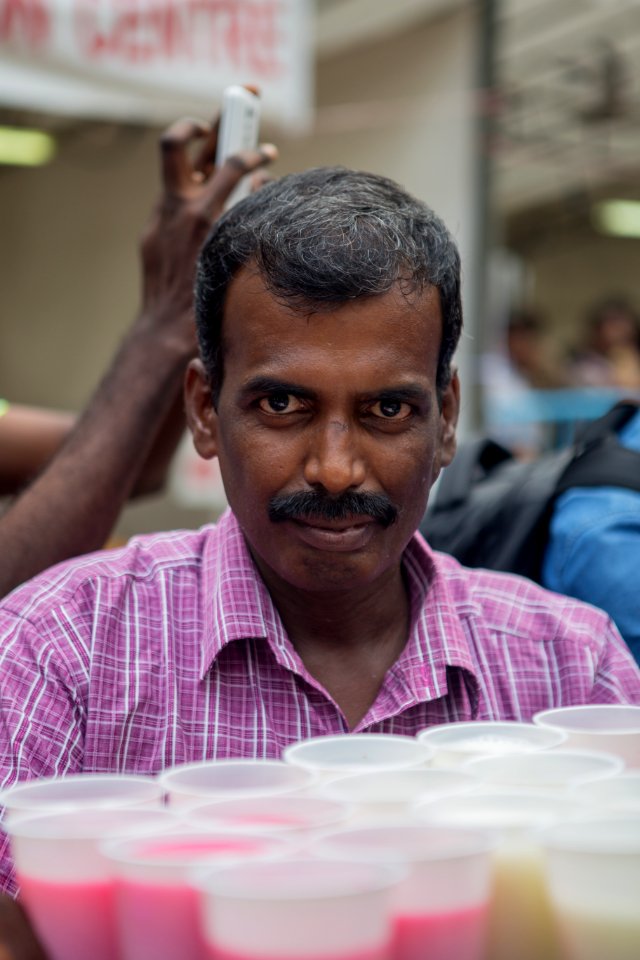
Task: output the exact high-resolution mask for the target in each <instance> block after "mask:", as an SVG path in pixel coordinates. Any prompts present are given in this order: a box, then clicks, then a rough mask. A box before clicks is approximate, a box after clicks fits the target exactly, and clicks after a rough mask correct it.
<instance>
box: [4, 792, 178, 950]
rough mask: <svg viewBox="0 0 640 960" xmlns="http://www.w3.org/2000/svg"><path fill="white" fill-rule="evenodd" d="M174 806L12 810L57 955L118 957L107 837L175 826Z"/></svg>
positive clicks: (23, 866)
mask: <svg viewBox="0 0 640 960" xmlns="http://www.w3.org/2000/svg"><path fill="white" fill-rule="evenodd" d="M176 819H177V818H176V816H175V815H174V814H171V813H170V812H169V811H168V810H163V809H160V808H158V809H155V810H151V809H145V808H142V807H136V808H122V807H120V808H118V809H111V810H108V809H101V810H100V809H90V808H77V809H74V810H64V811H62V812H60V811H58V812H45V813H41V814H33V813H32V814H30V815H25V814H23V815H17V814H14V816H12V817H11V819H10V821H9V823H8V824H7V832H8V834H9V839H10V843H11V852H12V854H13V859H14V863H15V869H16V876H17V880H18V884H19V887H20V894H19V899H20V901H21V902H22V903H23V904H24V906H25V908H26V909H27V911H28V913H29V916H30V918H31V920H32V922H33V925H34V927H35V929H36V932H37V934H38V936H39V938H40V940H41V941H42V943H43V945H44V947H45V949H46V952H47V954H48V956H49V957H50V958H51V960H75V958H77V960H81V958H85V957H86V958H89V957H90V958H91V960H117V957H118V951H117V945H116V933H115V922H114V915H113V883H112V879H111V871H110V869H109V866H108V864H107V863H106V861H105V859H104V857H103V856H102V854H101V853H100V844H101V843H102V842H103V840H104V839H105V838H106V837H114V836H126V835H128V834H129V833H130V832H131V831H146V830H149V829H151V828H155V829H156V830H169V829H171V827H173V826H175V823H176Z"/></svg>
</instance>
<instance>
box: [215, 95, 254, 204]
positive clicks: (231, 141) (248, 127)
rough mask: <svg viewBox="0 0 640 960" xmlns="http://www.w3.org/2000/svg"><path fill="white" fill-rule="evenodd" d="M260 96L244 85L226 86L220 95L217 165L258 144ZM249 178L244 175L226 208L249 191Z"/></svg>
mask: <svg viewBox="0 0 640 960" xmlns="http://www.w3.org/2000/svg"><path fill="white" fill-rule="evenodd" d="M259 127H260V98H259V97H258V96H257V94H255V93H253V92H252V91H251V90H247V88H246V87H241V86H231V87H227V88H226V89H225V91H224V93H223V95H222V113H221V115H220V129H219V131H218V146H217V150H216V166H218V167H219V166H221V165H222V164H223V163H224V161H225V160H226V159H227V157H230V156H232V155H233V154H234V153H241V152H242V151H243V150H255V149H256V147H257V146H258V130H259ZM250 189H251V188H250V183H249V177H248V176H246V177H243V178H242V180H241V181H240V182H239V184H238V185H237V187H235V188H234V189H233V191H232V192H231V194H230V196H229V199H228V200H227V203H226V207H227V209H228V208H229V207H230V206H232V205H233V204H234V203H237V202H238V200H241V199H242V198H243V197H246V196H247V194H248V193H249V192H250Z"/></svg>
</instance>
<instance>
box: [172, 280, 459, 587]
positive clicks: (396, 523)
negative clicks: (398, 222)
mask: <svg viewBox="0 0 640 960" xmlns="http://www.w3.org/2000/svg"><path fill="white" fill-rule="evenodd" d="M441 327H442V322H441V315H440V304H439V295H438V292H437V290H435V289H434V288H429V289H427V290H426V291H424V292H423V293H422V295H420V296H416V297H413V298H412V299H410V300H408V299H406V298H405V297H404V296H403V295H402V294H401V292H400V291H399V290H397V289H394V290H392V291H391V292H390V293H388V294H384V295H380V296H375V297H369V298H363V299H359V300H355V301H351V302H348V303H345V304H343V305H340V306H338V307H337V308H331V309H330V310H327V311H323V312H318V313H311V314H301V313H300V312H295V311H293V310H292V309H290V308H289V307H288V306H287V305H285V304H283V303H281V302H279V301H278V300H276V299H275V298H274V297H273V296H272V295H271V294H270V293H269V292H268V291H267V289H266V288H265V286H264V283H263V281H262V279H261V277H260V276H259V274H258V273H257V272H255V271H253V270H249V269H248V268H245V269H243V270H242V271H241V272H240V273H239V274H238V276H237V277H236V278H235V279H234V280H233V282H232V283H231V285H230V288H229V291H228V294H227V300H226V307H225V316H224V379H223V382H222V387H221V390H220V395H219V401H218V406H217V410H214V409H213V405H212V403H211V394H210V390H209V387H208V385H207V382H206V377H205V375H204V371H203V368H202V365H201V363H200V362H199V361H194V363H193V364H192V366H191V368H190V371H189V374H188V377H187V407H188V412H189V417H190V423H191V428H192V431H193V434H194V442H195V444H196V448H197V449H198V452H199V453H200V454H201V456H204V457H205V458H208V457H212V456H216V455H217V456H218V458H219V462H220V470H221V473H222V478H223V480H224V485H225V490H226V493H227V497H228V500H229V503H230V505H231V507H232V509H233V512H234V513H235V515H236V517H237V519H238V521H239V523H240V526H241V527H242V530H243V532H244V535H245V537H246V539H247V542H248V544H249V547H250V549H251V552H252V554H253V556H254V559H255V561H256V563H257V565H258V567H259V569H260V572H261V574H262V576H263V578H264V579H265V581H266V583H267V585H268V586H270V587H276V586H277V587H279V588H280V589H282V588H293V589H294V590H307V591H311V592H316V593H317V592H319V591H334V592H335V591H344V590H345V589H346V590H351V589H358V588H360V587H369V586H370V585H372V584H375V583H376V582H380V584H382V583H383V582H384V578H385V577H386V576H389V575H391V574H394V575H395V574H397V571H398V567H399V563H400V558H401V555H402V552H403V550H404V548H405V546H406V544H407V542H408V541H409V539H410V537H411V535H412V534H413V532H414V531H415V530H416V528H417V526H418V524H419V522H420V520H421V518H422V515H423V513H424V509H425V506H426V501H427V496H428V492H429V488H430V487H431V484H432V483H433V481H434V480H435V478H436V477H437V475H438V473H439V470H440V468H441V466H445V465H446V464H447V463H448V462H449V461H450V459H451V457H452V456H453V453H454V450H455V423H456V419H457V413H458V383H457V378H456V377H455V376H454V378H453V380H452V383H451V385H450V386H449V387H448V388H447V390H446V391H445V395H444V397H443V402H442V406H441V408H439V406H438V402H437V395H436V370H437V358H438V352H439V348H440V339H441ZM353 493H355V494H373V495H375V497H374V502H375V503H376V504H377V505H378V506H380V505H381V513H380V515H379V516H377V518H376V519H374V517H373V516H372V515H371V513H370V512H367V511H368V510H369V507H368V506H363V504H361V503H360V498H358V497H357V496H356V498H355V500H354V501H353V502H351V503H349V502H348V503H347V505H346V507H345V506H343V507H342V508H340V506H339V505H340V502H341V501H340V498H343V497H344V496H345V495H348V494H353ZM291 494H296V495H300V494H303V495H308V494H312V495H313V494H316V495H317V500H318V502H320V504H321V505H322V506H321V507H317V504H316V506H314V505H313V504H312V505H311V507H309V506H307V510H308V511H309V510H310V511H311V512H310V513H306V514H304V512H303V511H302V508H301V507H300V503H299V500H300V498H299V497H297V496H296V497H294V499H293V501H291V502H285V505H284V506H283V505H282V501H281V498H282V497H288V496H289V495H291ZM302 499H303V501H304V500H306V497H305V496H303V498H302ZM314 503H316V501H314ZM327 503H328V504H329V507H328V512H327V509H325V508H326V504H327ZM336 503H337V504H338V509H337V510H333V511H332V510H331V507H333V506H335V505H336ZM364 503H365V504H366V498H365V501H364ZM354 504H355V505H354ZM363 511H364V512H363ZM332 513H333V514H336V515H337V516H334V517H333V519H329V515H330V514H332ZM392 517H395V519H393V522H390V520H391V518H392Z"/></svg>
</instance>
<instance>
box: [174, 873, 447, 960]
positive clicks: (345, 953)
mask: <svg viewBox="0 0 640 960" xmlns="http://www.w3.org/2000/svg"><path fill="white" fill-rule="evenodd" d="M401 876H402V871H399V870H398V869H397V868H396V869H389V868H384V867H381V866H380V865H375V864H361V863H354V862H350V861H345V862H335V863H326V862H322V861H313V860H290V859H289V860H282V861H275V862H272V863H247V864H242V865H239V866H236V867H233V868H229V869H225V870H220V871H216V872H215V873H211V874H209V875H208V876H203V877H201V878H200V879H199V881H198V886H199V887H200V889H201V909H202V912H203V917H204V925H205V936H206V939H207V942H208V951H209V952H208V957H209V958H210V960H389V942H390V938H391V895H392V893H393V890H394V889H395V888H396V887H397V885H398V882H399V880H400V877H401ZM180 956H182V955H180ZM452 956H453V955H452Z"/></svg>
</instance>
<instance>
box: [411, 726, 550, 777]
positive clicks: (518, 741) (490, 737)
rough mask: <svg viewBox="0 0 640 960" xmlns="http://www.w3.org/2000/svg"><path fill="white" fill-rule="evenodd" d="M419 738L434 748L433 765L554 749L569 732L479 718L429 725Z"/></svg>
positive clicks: (449, 764)
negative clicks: (469, 720) (470, 720)
mask: <svg viewBox="0 0 640 960" xmlns="http://www.w3.org/2000/svg"><path fill="white" fill-rule="evenodd" d="M418 740H419V741H420V742H421V743H426V744H427V745H428V746H430V747H431V748H432V750H433V759H432V761H431V766H432V767H456V766H460V765H461V764H464V763H466V762H467V760H471V759H472V758H473V757H486V756H503V755H504V754H509V753H524V752H526V751H537V750H550V749H552V748H553V747H558V746H560V745H561V744H562V743H563V742H564V741H565V740H566V734H563V733H562V732H561V731H559V730H558V731H555V730H543V728H542V727H540V726H536V725H535V724H533V723H517V722H516V721H493V720H486V721H485V720H479V721H476V722H472V723H443V724H439V725H438V726H436V727H429V728H428V729H426V730H422V731H421V732H420V733H418Z"/></svg>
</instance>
